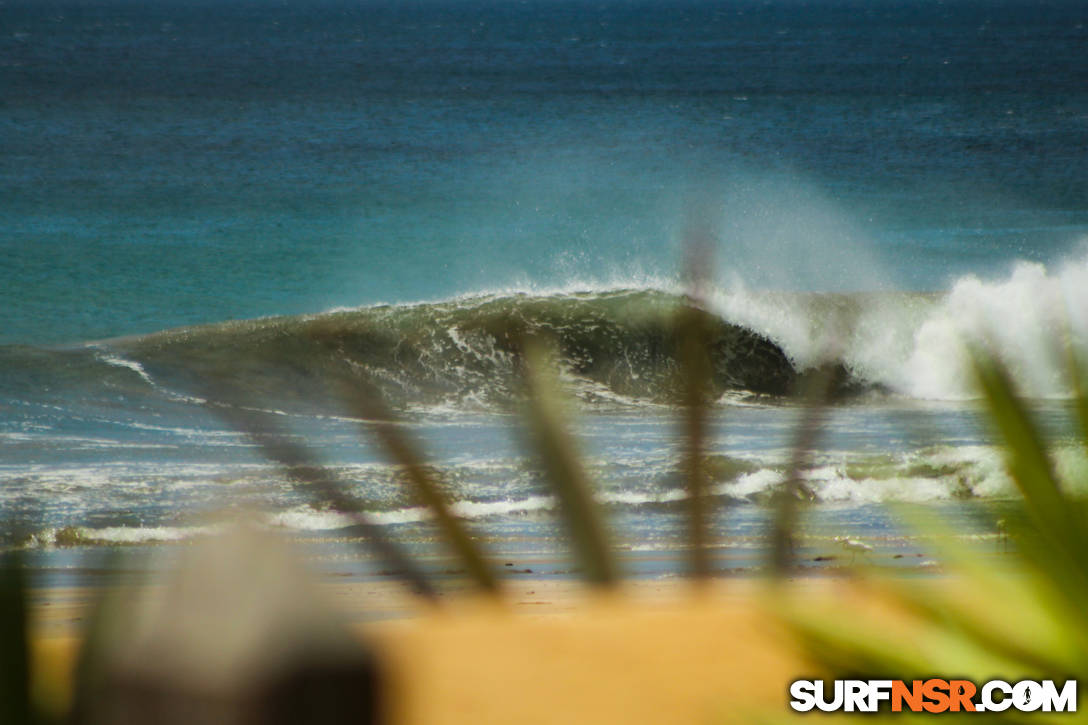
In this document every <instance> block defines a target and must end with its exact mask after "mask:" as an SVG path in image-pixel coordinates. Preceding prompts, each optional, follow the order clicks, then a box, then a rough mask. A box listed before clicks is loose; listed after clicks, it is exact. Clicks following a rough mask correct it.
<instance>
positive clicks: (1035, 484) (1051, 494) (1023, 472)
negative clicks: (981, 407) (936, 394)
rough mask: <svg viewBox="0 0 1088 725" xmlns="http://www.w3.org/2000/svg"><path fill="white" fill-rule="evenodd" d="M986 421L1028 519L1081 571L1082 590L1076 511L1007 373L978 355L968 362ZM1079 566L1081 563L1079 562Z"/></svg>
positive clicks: (1082, 550) (1081, 542)
mask: <svg viewBox="0 0 1088 725" xmlns="http://www.w3.org/2000/svg"><path fill="white" fill-rule="evenodd" d="M971 359H972V361H973V366H974V372H975V377H976V380H977V381H978V384H979V388H980V390H981V391H982V393H983V398H984V401H985V403H986V406H987V408H988V410H989V412H990V419H991V421H992V422H993V424H994V426H995V427H996V428H997V430H998V432H999V433H1000V435H1001V437H1002V438H1003V440H1004V442H1005V447H1006V458H1007V464H1008V468H1009V472H1010V474H1011V475H1012V478H1013V480H1014V481H1015V482H1016V485H1017V487H1018V488H1019V489H1020V493H1021V494H1022V495H1023V497H1024V504H1025V506H1026V508H1027V511H1028V513H1029V515H1030V516H1031V517H1032V519H1033V520H1034V522H1035V524H1036V526H1037V527H1038V529H1039V533H1040V534H1041V535H1042V536H1043V537H1045V538H1046V539H1047V540H1048V541H1049V542H1050V543H1051V544H1052V545H1053V548H1054V551H1053V552H1052V553H1054V554H1057V555H1059V556H1060V557H1061V558H1062V559H1063V560H1064V561H1065V563H1066V564H1068V565H1069V568H1070V571H1076V570H1079V579H1080V581H1079V582H1077V584H1078V585H1079V586H1080V587H1081V588H1084V587H1085V586H1086V585H1088V581H1086V580H1085V578H1084V577H1085V573H1086V572H1085V569H1084V566H1083V563H1084V557H1085V555H1086V554H1085V552H1088V548H1086V545H1085V544H1086V541H1085V535H1084V530H1083V526H1082V524H1083V521H1082V518H1083V517H1082V516H1081V515H1080V511H1081V509H1080V507H1079V506H1076V505H1073V504H1072V502H1070V501H1069V500H1068V499H1067V498H1066V496H1065V495H1064V493H1063V492H1062V490H1061V486H1060V483H1059V481H1058V478H1057V476H1056V475H1055V472H1054V468H1053V465H1052V464H1051V461H1050V457H1049V455H1048V454H1047V451H1046V447H1045V445H1044V443H1043V440H1042V437H1041V435H1040V434H1039V431H1038V430H1037V429H1036V427H1035V425H1034V424H1033V423H1032V420H1031V417H1030V416H1029V415H1028V412H1027V409H1026V408H1025V406H1024V404H1023V402H1022V401H1021V399H1020V398H1019V396H1018V395H1017V394H1016V392H1015V390H1014V389H1013V384H1012V381H1011V379H1010V378H1009V374H1008V371H1007V370H1006V369H1005V367H1004V366H1003V365H1001V364H1000V363H999V362H998V361H996V360H994V359H993V358H991V357H989V356H986V355H983V354H982V353H979V352H978V351H975V353H974V354H973V355H972V357H971ZM1078 562H1079V563H1078Z"/></svg>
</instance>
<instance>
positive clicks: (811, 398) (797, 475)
mask: <svg viewBox="0 0 1088 725" xmlns="http://www.w3.org/2000/svg"><path fill="white" fill-rule="evenodd" d="M834 379H835V371H834V370H833V369H832V368H831V367H830V366H826V367H824V368H821V369H819V370H817V371H815V372H814V373H812V374H811V375H810V376H809V377H808V378H807V380H806V381H805V389H804V390H803V391H802V399H803V401H804V403H803V405H804V409H803V413H802V417H801V422H800V423H799V424H798V426H797V434H796V438H795V439H794V443H793V456H792V458H791V460H790V466H789V469H788V470H787V472H786V479H785V481H784V482H783V486H782V490H781V492H780V494H779V496H778V497H777V502H776V503H777V505H776V506H775V516H774V522H773V523H772V525H771V571H772V573H773V574H774V575H775V576H782V575H784V574H786V573H787V572H788V571H790V569H792V568H793V564H794V546H795V542H796V533H797V529H798V526H799V525H800V520H799V519H800V513H801V512H800V507H801V502H802V501H803V500H805V499H806V498H810V492H809V489H808V487H807V486H806V485H805V483H804V481H803V480H802V478H801V475H802V473H803V472H804V471H805V469H807V468H808V466H809V458H810V457H811V455H812V450H813V449H814V448H815V447H816V442H817V440H818V439H819V437H820V429H821V427H822V425H823V419H824V413H825V411H826V408H827V402H828V399H829V397H830V394H831V386H832V384H833V383H834Z"/></svg>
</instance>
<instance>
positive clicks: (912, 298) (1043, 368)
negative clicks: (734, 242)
mask: <svg viewBox="0 0 1088 725" xmlns="http://www.w3.org/2000/svg"><path fill="white" fill-rule="evenodd" d="M711 304H712V306H713V307H714V309H715V311H716V312H718V313H719V314H721V315H722V316H723V317H724V318H725V319H727V320H730V321H732V322H735V323H737V324H741V325H744V326H746V327H750V328H751V329H753V330H755V331H757V332H760V333H762V334H764V335H766V336H767V337H769V338H770V339H771V340H773V341H774V342H775V343H777V344H778V345H779V346H781V347H782V349H783V350H784V351H785V353H786V354H787V355H788V356H789V357H790V358H791V360H792V361H793V362H794V364H796V365H797V366H799V367H801V368H805V367H810V366H813V365H816V364H819V363H820V362H823V361H825V360H827V359H829V358H839V359H842V360H843V362H845V364H846V365H847V366H848V367H849V368H850V369H851V371H852V372H853V373H855V374H856V375H858V376H859V377H861V378H864V379H866V380H868V381H870V382H873V383H880V384H882V385H885V386H887V387H888V388H890V389H891V390H893V391H895V392H896V393H899V394H902V395H906V396H909V397H913V398H921V399H928V400H962V399H965V398H970V397H973V388H972V378H971V373H970V369H969V366H968V364H967V363H968V357H967V354H968V353H967V351H968V346H969V345H978V346H981V347H984V348H986V349H989V350H990V351H992V352H993V353H995V354H996V355H997V356H999V357H1000V358H1001V359H1002V360H1003V361H1004V362H1005V364H1006V365H1007V366H1008V367H1009V369H1010V371H1011V372H1012V374H1013V376H1014V378H1015V379H1016V381H1017V383H1018V384H1019V386H1020V389H1021V391H1022V393H1023V394H1025V395H1028V396H1031V397H1036V398H1062V397H1067V396H1069V395H1070V393H1071V385H1070V382H1069V379H1068V374H1067V367H1068V366H1067V364H1066V362H1065V361H1066V355H1067V352H1066V347H1065V346H1066V344H1067V341H1068V344H1071V347H1072V349H1073V350H1074V351H1076V352H1077V353H1078V356H1080V357H1081V358H1082V359H1083V358H1084V357H1085V351H1086V349H1088V345H1086V341H1088V255H1085V256H1083V257H1081V258H1079V259H1075V260H1071V261H1068V262H1066V263H1064V264H1061V265H1059V266H1056V267H1055V268H1053V269H1048V268H1047V267H1045V266H1044V265H1042V264H1038V263H1029V262H1018V263H1017V264H1016V265H1015V266H1014V267H1013V269H1012V271H1011V272H1010V273H1009V274H1008V275H1007V276H1005V277H1003V278H999V279H982V278H979V277H977V276H974V275H968V276H965V277H961V278H960V279H958V280H956V281H955V283H954V284H953V285H952V287H951V288H950V289H949V290H948V291H947V292H945V293H943V294H939V295H920V294H914V295H912V294H907V293H902V294H873V295H799V294H785V293H768V292H759V291H753V290H749V289H746V288H745V287H744V286H742V285H734V286H733V287H731V288H729V289H725V290H720V291H719V292H718V293H717V294H716V295H715V296H714V297H713V298H712V300H711Z"/></svg>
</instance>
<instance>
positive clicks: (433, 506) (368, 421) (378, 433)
mask: <svg viewBox="0 0 1088 725" xmlns="http://www.w3.org/2000/svg"><path fill="white" fill-rule="evenodd" d="M343 398H344V401H345V402H346V403H347V405H348V408H349V410H350V411H351V412H352V414H353V415H354V416H355V417H357V418H359V419H360V420H361V421H362V423H361V425H362V426H363V429H364V430H365V431H366V432H368V433H370V434H371V435H373V436H374V438H375V439H376V440H377V441H378V442H379V443H380V444H381V446H382V448H384V449H385V452H386V454H387V455H388V456H389V458H390V459H391V460H392V461H393V462H394V463H395V464H397V465H399V466H400V467H401V468H402V469H403V470H404V473H405V475H407V477H408V480H409V481H410V482H411V484H412V487H413V489H414V491H415V494H416V497H417V498H418V499H419V501H420V502H421V503H423V504H424V505H425V506H426V507H427V508H428V509H430V511H431V513H432V514H433V515H434V519H435V522H436V523H437V525H438V527H439V529H440V530H441V532H442V535H443V536H444V537H445V539H446V541H447V543H448V544H449V546H450V548H451V549H452V550H453V552H454V553H455V554H456V555H457V557H458V558H459V559H460V560H461V562H462V564H463V565H464V567H465V570H466V571H467V572H468V573H469V576H471V577H472V579H473V581H474V582H475V583H476V585H477V586H478V587H479V588H480V589H482V590H484V591H486V592H489V593H492V594H497V593H498V592H499V582H498V579H497V578H496V577H495V574H494V573H493V572H492V569H491V567H490V565H489V564H488V563H487V560H486V559H485V557H484V555H483V554H482V553H481V552H480V549H479V547H477V545H476V543H475V542H474V541H473V540H472V537H471V536H469V533H468V530H467V529H466V527H465V526H464V524H463V523H462V521H461V519H459V518H458V517H457V516H455V515H454V513H453V511H451V510H450V506H449V503H448V502H447V501H446V497H445V496H444V495H443V493H442V488H441V486H440V485H439V481H438V479H437V477H436V476H435V474H433V473H432V472H431V469H430V468H428V467H427V466H426V465H424V463H423V457H422V456H421V455H420V454H419V449H418V447H417V446H416V444H415V442H414V441H413V440H412V439H411V438H410V437H409V435H408V433H407V432H405V431H404V430H403V429H402V428H401V427H400V426H398V425H397V424H396V423H395V422H394V421H393V415H392V411H390V410H388V409H387V408H386V407H385V406H384V404H383V403H382V402H381V400H380V398H379V397H378V396H377V395H376V394H373V393H368V392H366V391H364V390H362V389H361V388H360V387H355V388H348V387H347V386H345V387H344V390H343Z"/></svg>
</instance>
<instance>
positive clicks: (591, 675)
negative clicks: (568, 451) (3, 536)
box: [32, 579, 841, 724]
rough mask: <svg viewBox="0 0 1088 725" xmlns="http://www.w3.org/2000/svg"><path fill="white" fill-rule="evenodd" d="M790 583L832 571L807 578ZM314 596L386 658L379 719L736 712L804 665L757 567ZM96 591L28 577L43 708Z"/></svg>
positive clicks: (773, 701) (64, 672)
mask: <svg viewBox="0 0 1088 725" xmlns="http://www.w3.org/2000/svg"><path fill="white" fill-rule="evenodd" d="M787 586H788V587H789V588H790V592H791V593H792V594H796V595H799V596H802V597H806V598H823V597H826V596H828V595H830V594H832V593H833V592H834V591H835V590H837V589H840V588H841V584H836V583H833V582H829V581H825V580H815V579H806V580H799V581H794V582H791V583H789V584H788V585H787ZM321 588H322V590H323V591H322V594H323V595H324V596H325V597H326V599H327V601H330V602H331V603H332V604H333V606H334V608H335V610H336V611H338V612H339V613H341V615H343V616H345V617H346V618H347V619H348V620H349V621H350V622H351V627H352V629H353V630H354V631H355V632H356V633H357V634H358V637H359V639H360V641H361V642H363V643H365V644H367V645H369V646H370V647H372V648H373V651H374V652H376V653H377V656H378V658H379V662H380V663H381V665H382V667H383V671H384V674H385V677H386V678H387V679H386V687H385V692H387V693H389V696H388V699H387V701H386V709H387V714H388V716H389V717H388V722H392V723H405V724H406V723H462V722H464V723H469V722H475V723H480V722H520V723H549V722H560V721H564V722H565V721H570V720H576V721H580V722H594V723H608V722H658V723H671V722H676V723H681V722H683V723H692V722H745V721H748V720H749V719H750V717H751V715H752V713H753V712H755V711H760V712H767V713H771V714H778V715H781V714H785V713H786V712H787V704H786V691H787V686H788V683H789V682H790V681H791V680H793V679H796V678H797V677H799V676H801V675H802V674H804V673H805V671H806V670H805V665H804V662H803V660H802V659H801V657H800V655H799V653H798V651H797V649H796V647H795V645H794V644H793V642H792V641H791V640H790V639H789V637H788V635H787V633H786V631H785V629H784V628H783V626H782V624H781V623H780V622H779V621H778V620H776V618H775V616H774V615H773V614H772V613H771V612H769V611H768V608H767V606H765V604H766V596H767V595H768V592H767V590H766V589H765V587H764V582H763V581H761V580H757V579H738V580H728V581H717V582H713V583H710V584H708V585H707V586H705V587H701V588H699V589H698V590H696V589H695V588H694V587H693V586H692V585H691V584H690V583H689V582H686V581H683V580H678V579H669V580H643V581H629V582H626V583H625V584H624V585H623V586H622V588H621V589H620V590H619V591H617V592H614V593H609V594H599V593H593V592H591V591H589V590H587V589H586V587H585V586H584V585H582V584H581V583H579V582H575V581H569V580H535V581H516V582H508V583H507V586H506V587H505V596H504V597H503V600H502V601H501V602H495V601H482V600H480V599H479V598H478V597H476V596H474V595H471V594H469V593H468V592H465V591H458V590H456V589H455V590H451V591H447V593H446V594H444V596H443V600H445V601H443V602H442V603H441V604H439V605H438V606H432V605H427V604H421V603H420V602H419V601H418V600H415V599H414V598H412V597H411V596H410V595H408V594H407V593H406V591H405V590H404V588H403V587H402V586H401V585H400V584H398V583H396V582H367V583H356V582H350V583H342V582H328V581H325V582H323V583H322V585H321ZM94 597H95V592H94V591H91V590H88V589H76V588H69V589H59V588H58V589H45V590H37V591H36V592H35V594H34V597H33V605H32V619H33V622H34V632H35V639H34V647H33V649H34V655H35V672H36V678H37V679H36V686H35V689H36V693H37V697H38V698H39V700H40V701H41V702H43V704H47V705H48V706H49V709H51V710H53V711H58V710H63V709H64V707H65V706H66V703H67V702H68V701H69V698H70V685H71V676H72V671H73V666H74V662H75V660H76V656H77V652H78V647H79V642H80V637H81V635H82V632H83V626H84V624H85V623H86V621H87V618H88V617H89V616H90V614H91V607H92V602H93V601H94Z"/></svg>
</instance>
